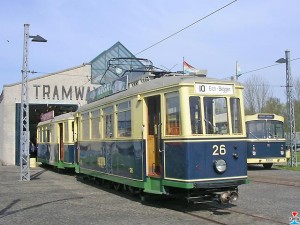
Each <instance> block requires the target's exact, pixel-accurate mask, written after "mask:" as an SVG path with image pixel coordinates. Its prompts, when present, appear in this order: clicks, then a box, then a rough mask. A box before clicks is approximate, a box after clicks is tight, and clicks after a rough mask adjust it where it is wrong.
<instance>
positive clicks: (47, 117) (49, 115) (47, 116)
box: [40, 110, 54, 122]
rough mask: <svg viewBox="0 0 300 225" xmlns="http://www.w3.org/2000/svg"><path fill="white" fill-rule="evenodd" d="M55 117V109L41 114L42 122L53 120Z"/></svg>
mask: <svg viewBox="0 0 300 225" xmlns="http://www.w3.org/2000/svg"><path fill="white" fill-rule="evenodd" d="M53 118H54V110H52V111H50V112H47V113H44V114H42V115H40V120H41V122H43V121H46V120H51V119H53Z"/></svg>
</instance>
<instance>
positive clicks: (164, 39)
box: [35, 0, 238, 102]
mask: <svg viewBox="0 0 300 225" xmlns="http://www.w3.org/2000/svg"><path fill="white" fill-rule="evenodd" d="M237 1H238V0H234V1H232V2H230V3H228V4H226V5H224V6H222V7H221V8H218V9H217V10H215V11H213V12H211V13H209V14H208V15H206V16H204V17H202V18H200V19H198V20H197V21H195V22H193V23H191V24H189V25H188V26H186V27H184V28H182V29H180V30H179V31H176V32H175V33H173V34H171V35H169V36H167V37H165V38H163V39H162V40H160V41H158V42H156V43H154V44H152V45H150V46H149V47H147V48H145V49H143V50H141V51H140V52H138V53H136V54H134V55H135V56H136V55H139V54H141V53H142V52H145V51H147V50H149V49H150V48H153V47H154V46H156V45H158V44H160V43H162V42H164V41H166V40H168V39H169V38H171V37H173V36H175V35H177V34H179V33H181V32H182V31H184V30H186V29H188V28H189V27H191V26H193V25H195V24H197V23H199V22H200V21H202V20H204V19H206V18H208V17H210V16H212V15H213V14H215V13H217V12H219V11H221V10H223V9H224V8H226V7H228V6H230V5H231V4H233V3H235V2H237ZM35 73H42V72H35ZM46 74H53V73H46ZM60 75H65V76H72V75H70V74H60ZM74 76H77V75H74ZM88 82H89V80H88V81H87V82H85V83H84V84H82V85H81V86H84V85H86V84H87V83H88ZM73 92H74V91H72V93H73ZM60 101H61V100H59V101H58V102H60Z"/></svg>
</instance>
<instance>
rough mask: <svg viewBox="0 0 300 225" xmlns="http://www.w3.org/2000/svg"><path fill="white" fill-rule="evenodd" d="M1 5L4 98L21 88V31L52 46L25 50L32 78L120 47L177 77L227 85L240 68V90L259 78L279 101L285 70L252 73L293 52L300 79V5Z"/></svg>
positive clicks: (276, 1) (291, 1)
mask: <svg viewBox="0 0 300 225" xmlns="http://www.w3.org/2000/svg"><path fill="white" fill-rule="evenodd" d="M0 3H1V5H0V28H1V32H0V92H2V90H3V85H7V84H13V83H16V82H21V81H22V73H21V70H22V62H23V43H24V24H30V27H29V34H30V35H31V36H35V35H40V36H42V37H44V38H45V39H47V43H36V42H30V43H29V45H28V51H29V55H28V64H29V70H30V71H36V72H38V73H36V74H29V78H34V77H37V76H41V75H44V74H47V73H54V72H57V71H61V70H64V69H67V68H72V67H75V66H79V65H82V64H83V63H88V62H90V61H91V60H92V59H94V58H95V57H97V56H98V55H99V54H100V53H102V52H103V51H104V50H107V49H109V48H110V47H111V46H112V45H114V44H115V43H116V42H117V41H120V42H121V43H122V44H123V45H124V46H125V47H126V48H127V49H128V50H129V51H131V52H132V53H133V54H134V55H136V56H137V57H140V58H147V59H149V60H151V61H152V62H153V64H154V66H156V67H160V68H168V69H172V71H178V70H182V63H183V58H184V59H185V60H186V61H187V62H188V63H189V64H190V65H192V66H193V67H195V68H199V69H207V71H208V77H213V78H229V77H231V76H233V75H235V74H236V62H238V64H239V65H240V69H241V72H242V73H244V74H242V75H241V76H240V77H239V81H240V82H242V83H243V82H245V81H246V80H247V79H249V78H250V77H251V76H253V75H255V76H259V77H262V79H263V80H264V81H265V82H266V83H267V84H269V85H270V89H271V91H272V92H273V95H274V96H275V97H279V98H280V99H281V100H282V101H285V91H286V90H285V87H284V86H285V84H286V75H285V64H278V65H276V66H272V67H269V68H266V69H261V70H257V71H253V70H256V69H259V68H263V67H268V66H270V65H274V64H275V61H276V60H278V59H279V58H284V57H285V51H286V50H289V51H290V59H291V60H292V61H291V75H292V77H293V79H295V78H299V77H300V59H297V58H299V57H300V22H299V21H300V11H299V9H300V1H299V0H285V1H283V0H264V1H261V0H237V1H233V0H185V1H179V0H164V1H161V0H152V1H145V0H126V1H124V0H102V1H97V0H43V1H40V0H26V1H24V0H1V1H0ZM230 3H231V4H230ZM228 4H229V5H228ZM226 5H228V6H226ZM224 6H226V7H224ZM222 7H224V8H222ZM221 8H222V9H221ZM219 9H220V10H219ZM217 10H219V11H217ZM215 11H217V12H215ZM213 12H215V13H213ZM199 20H200V21H199ZM196 21H199V22H197V23H195V22H196ZM193 23H195V24H193ZM192 24H193V25H192ZM189 25H191V26H190V27H188V28H187V29H185V30H183V31H182V32H179V33H177V34H176V35H174V36H172V37H170V38H168V39H167V40H165V41H162V42H161V43H159V44H157V45H155V46H153V47H151V48H149V47H150V46H152V45H154V44H155V43H158V42H160V41H161V40H163V39H165V38H166V37H168V36H170V35H172V34H174V33H176V32H178V31H180V30H181V29H183V28H185V27H187V26H189ZM147 48H149V49H147ZM145 49H147V50H145ZM143 50H145V51H143ZM141 51H142V52H141ZM139 52H141V53H139ZM137 53H139V54H137ZM293 59H295V60H293ZM249 71H253V72H249Z"/></svg>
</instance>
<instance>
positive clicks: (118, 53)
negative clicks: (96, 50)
mask: <svg viewBox="0 0 300 225" xmlns="http://www.w3.org/2000/svg"><path fill="white" fill-rule="evenodd" d="M121 57H132V58H134V56H133V54H132V53H130V52H129V51H128V50H127V49H126V48H125V47H124V46H123V45H122V44H121V43H120V42H117V43H116V44H115V45H113V46H112V47H110V48H109V49H108V50H106V51H104V52H102V53H101V54H99V55H98V56H97V57H96V58H94V59H93V60H92V61H91V62H90V63H85V64H82V65H80V66H76V67H73V68H69V69H64V70H62V71H59V72H56V73H51V74H47V75H43V76H40V77H36V78H33V79H28V91H27V95H28V104H29V117H28V118H29V135H30V137H29V138H30V141H32V142H34V141H35V137H36V126H37V124H38V123H39V122H40V117H41V115H42V114H45V113H47V112H50V111H54V116H57V115H60V114H63V113H67V112H71V111H76V110H77V108H78V107H79V106H81V105H84V104H86V103H87V101H86V96H87V93H88V92H89V91H90V90H93V89H95V88H97V87H99V83H100V81H101V80H102V77H103V74H104V73H105V74H106V73H107V72H108V74H109V73H111V71H107V68H106V67H107V62H108V60H109V59H111V58H121ZM20 66H21V65H20ZM125 66H126V65H125ZM20 77H21V76H20ZM29 77H30V76H29ZM21 89H22V82H19V83H15V84H10V85H4V86H3V90H2V93H1V95H0V165H1V164H3V165H19V161H20V123H21V119H22V118H21V113H20V111H21Z"/></svg>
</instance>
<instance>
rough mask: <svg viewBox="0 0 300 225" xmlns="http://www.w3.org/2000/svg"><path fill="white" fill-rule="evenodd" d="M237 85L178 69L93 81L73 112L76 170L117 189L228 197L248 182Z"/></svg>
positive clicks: (186, 195)
mask: <svg viewBox="0 0 300 225" xmlns="http://www.w3.org/2000/svg"><path fill="white" fill-rule="evenodd" d="M116 86H117V87H116ZM121 86H123V87H125V86H126V87H128V88H126V90H124V91H121V92H119V93H115V94H113V95H111V96H107V94H106V93H105V92H110V93H111V92H112V90H114V89H119V88H120V87H121ZM242 92H243V87H242V86H241V84H240V83H237V82H235V81H230V80H217V79H210V78H206V77H199V76H198V77H197V76H189V75H182V74H181V75H180V74H168V75H165V76H155V75H153V74H151V76H149V77H146V78H143V79H142V80H139V81H137V82H135V83H131V84H126V85H125V84H122V82H114V83H112V84H109V85H105V86H103V87H100V89H98V90H97V89H96V90H94V91H93V92H92V93H91V94H90V100H89V101H90V103H88V104H86V105H83V106H82V107H80V108H79V109H78V111H77V112H76V113H75V124H76V127H78V150H79V152H78V164H79V166H78V168H77V172H78V173H82V174H86V175H90V176H93V177H95V178H96V179H100V180H109V181H110V182H111V183H112V185H113V186H114V187H115V188H116V189H118V190H119V189H121V188H125V189H127V190H131V191H132V190H134V191H140V192H142V193H144V194H146V193H152V194H165V195H174V196H182V197H186V198H187V199H193V198H198V199H199V200H200V201H201V200H202V199H215V198H218V199H219V200H220V201H221V202H229V201H234V200H236V199H237V196H238V186H239V185H241V184H245V183H247V158H246V157H247V153H246V150H245V149H246V129H245V118H244V113H243V112H244V108H243V94H242ZM104 96H106V97H104ZM92 97H94V99H92ZM102 97H103V98H102ZM97 98H98V99H97Z"/></svg>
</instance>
